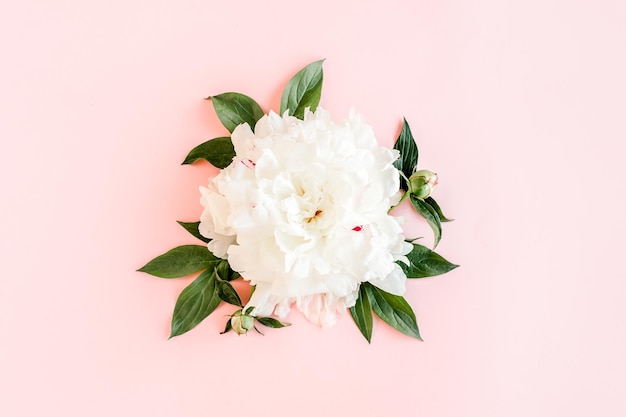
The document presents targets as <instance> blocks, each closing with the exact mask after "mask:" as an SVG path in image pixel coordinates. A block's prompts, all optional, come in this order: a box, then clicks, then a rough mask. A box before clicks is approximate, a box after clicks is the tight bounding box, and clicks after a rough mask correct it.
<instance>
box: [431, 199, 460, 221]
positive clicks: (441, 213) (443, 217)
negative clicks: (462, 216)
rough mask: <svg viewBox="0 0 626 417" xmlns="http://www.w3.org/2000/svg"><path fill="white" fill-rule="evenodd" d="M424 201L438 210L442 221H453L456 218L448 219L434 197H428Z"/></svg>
mask: <svg viewBox="0 0 626 417" xmlns="http://www.w3.org/2000/svg"><path fill="white" fill-rule="evenodd" d="M424 201H425V202H426V203H427V204H428V205H429V206H431V207H432V208H433V209H434V210H435V211H436V212H437V215H438V216H439V220H441V221H442V222H451V221H453V220H454V219H448V218H446V216H444V215H443V212H442V211H441V207H439V204H437V202H436V201H435V199H434V198H432V197H428V198H427V199H425V200H424Z"/></svg>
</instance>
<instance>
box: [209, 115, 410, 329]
mask: <svg viewBox="0 0 626 417" xmlns="http://www.w3.org/2000/svg"><path fill="white" fill-rule="evenodd" d="M232 141H233V145H234V147H235V152H236V157H235V158H234V159H233V162H232V163H231V164H230V165H229V166H228V167H226V168H225V169H223V170H222V171H221V172H220V173H219V174H218V175H217V176H216V177H214V178H213V179H211V181H210V183H209V188H204V187H201V189H200V190H201V193H202V198H201V203H202V205H203V206H204V212H203V213H202V217H201V223H200V227H199V230H200V233H201V234H202V235H204V236H206V237H207V238H211V239H212V240H211V242H210V243H209V244H208V247H209V249H210V250H211V252H213V253H214V254H215V255H216V256H219V257H221V258H224V259H228V262H229V264H230V265H231V267H232V268H233V269H234V270H235V271H237V272H239V273H240V274H241V275H242V276H243V277H244V279H246V280H249V281H250V284H251V285H255V286H256V289H255V291H254V294H253V295H252V297H251V299H250V301H249V302H248V305H249V306H254V307H255V309H254V311H253V314H254V315H270V314H272V313H275V314H278V315H279V316H281V317H284V316H285V315H286V314H287V313H288V312H289V310H290V307H291V305H292V304H293V303H295V304H296V306H297V308H298V309H299V310H300V311H301V312H303V313H304V314H305V315H306V317H307V318H308V319H309V320H311V321H312V322H314V323H317V324H319V325H321V326H322V327H328V326H331V325H333V324H334V323H335V314H336V313H337V312H344V311H345V309H346V308H347V307H351V306H353V305H354V303H355V302H356V299H357V297H358V290H359V285H360V284H361V283H362V282H370V283H371V284H373V285H375V286H377V287H379V288H381V289H383V290H385V291H387V292H390V293H392V294H396V295H403V294H404V291H405V283H406V276H405V275H404V273H403V272H402V269H401V268H400V267H399V266H398V265H397V264H396V263H395V262H396V261H397V260H402V261H404V262H407V263H408V261H407V259H406V257H405V256H404V255H406V254H407V253H408V252H410V250H411V244H409V243H407V242H405V240H404V236H403V234H402V228H401V226H400V223H399V220H398V219H397V218H395V217H392V216H390V215H388V211H389V208H390V207H392V206H393V205H395V204H397V203H398V201H399V198H400V193H399V179H398V171H397V170H396V168H395V167H394V166H393V162H394V161H395V160H396V159H397V158H398V151H396V150H391V149H388V148H385V147H381V146H378V144H377V142H376V138H375V137H374V133H373V131H372V129H371V127H370V126H368V125H366V124H365V123H364V122H363V121H362V119H361V117H360V116H358V115H357V114H355V113H354V112H351V114H350V116H349V117H348V119H347V120H345V121H342V122H341V123H339V124H335V123H333V121H332V120H331V119H330V116H329V114H328V112H326V111H324V110H323V109H321V108H318V110H317V111H316V112H315V113H312V112H310V111H308V110H307V111H306V113H305V116H304V120H299V119H297V118H295V117H292V116H287V115H286V114H285V115H283V116H282V117H281V116H279V115H277V114H275V113H273V112H270V113H269V114H268V115H265V116H264V117H262V118H261V119H260V120H259V121H258V122H257V124H256V126H255V130H254V132H253V131H252V130H251V128H250V126H248V125H247V124H243V125H240V126H238V127H237V128H236V129H235V130H234V131H233V133H232Z"/></svg>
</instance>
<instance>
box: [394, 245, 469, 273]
mask: <svg viewBox="0 0 626 417" xmlns="http://www.w3.org/2000/svg"><path fill="white" fill-rule="evenodd" d="M406 257H407V258H408V259H409V262H410V265H406V264H405V263H404V262H402V261H398V262H397V264H398V265H400V268H402V270H403V271H404V274H405V275H406V277H407V278H426V277H434V276H435V275H441V274H445V273H446V272H450V271H452V270H453V269H454V268H457V267H458V265H455V264H453V263H451V262H448V261H447V260H445V259H444V258H443V257H442V256H441V255H439V254H437V253H435V252H433V251H432V250H430V249H428V248H427V247H426V246H422V245H418V244H417V243H413V249H412V250H411V252H409V253H408V254H407V255H406Z"/></svg>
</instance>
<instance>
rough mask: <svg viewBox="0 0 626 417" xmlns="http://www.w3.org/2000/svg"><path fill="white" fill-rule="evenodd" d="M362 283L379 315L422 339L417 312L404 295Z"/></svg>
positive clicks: (404, 331) (409, 334) (388, 322)
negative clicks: (416, 317) (414, 311)
mask: <svg viewBox="0 0 626 417" xmlns="http://www.w3.org/2000/svg"><path fill="white" fill-rule="evenodd" d="M361 285H365V286H366V289H367V294H368V296H369V299H370V302H371V303H372V309H373V310H374V312H375V313H376V315H377V316H378V317H380V318H381V319H382V320H383V321H384V322H385V323H387V324H389V325H390V326H391V327H393V328H394V329H396V330H398V331H400V332H402V333H404V334H406V335H408V336H411V337H415V338H417V339H419V340H422V338H421V336H420V331H419V328H418V327H417V320H416V319H415V313H413V309H411V306H410V305H409V303H407V302H406V300H405V299H404V298H403V297H400V296H397V295H393V294H389V293H388V292H385V291H383V290H381V289H380V288H377V287H375V286H373V285H372V284H370V283H367V282H364V283H363V284H361Z"/></svg>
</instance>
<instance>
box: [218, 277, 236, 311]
mask: <svg viewBox="0 0 626 417" xmlns="http://www.w3.org/2000/svg"><path fill="white" fill-rule="evenodd" d="M215 274H216V286H217V295H218V296H219V297H220V298H221V299H222V300H224V301H226V302H227V303H228V304H232V305H234V306H237V307H243V306H242V304H241V298H239V294H237V291H235V288H234V287H233V286H232V284H231V283H230V282H228V281H226V280H223V279H222V278H220V277H219V276H218V275H217V271H216V272H215Z"/></svg>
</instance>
